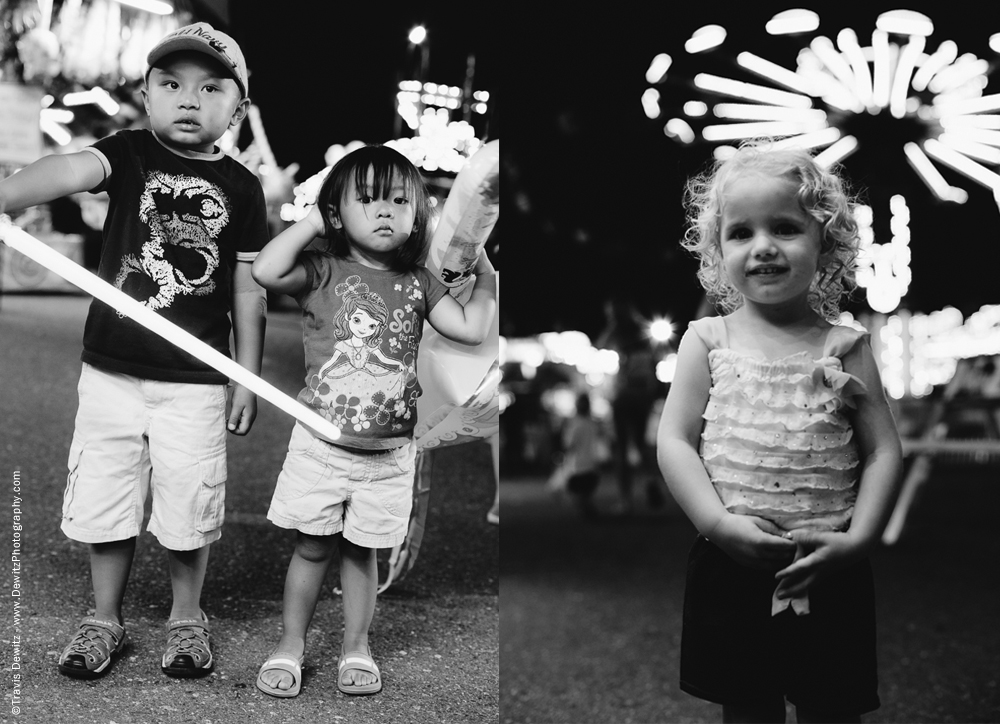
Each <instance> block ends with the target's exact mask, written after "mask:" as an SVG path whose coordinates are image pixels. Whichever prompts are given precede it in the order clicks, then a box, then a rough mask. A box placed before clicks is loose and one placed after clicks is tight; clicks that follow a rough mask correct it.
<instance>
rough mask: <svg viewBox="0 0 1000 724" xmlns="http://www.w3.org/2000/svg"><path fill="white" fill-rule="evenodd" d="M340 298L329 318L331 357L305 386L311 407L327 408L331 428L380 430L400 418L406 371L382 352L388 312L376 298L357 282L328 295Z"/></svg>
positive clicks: (357, 279)
mask: <svg viewBox="0 0 1000 724" xmlns="http://www.w3.org/2000/svg"><path fill="white" fill-rule="evenodd" d="M334 291H335V292H336V294H337V295H338V296H342V297H343V298H344V304H343V306H342V307H341V308H340V309H339V310H338V311H337V313H336V315H335V317H334V320H335V321H334V337H335V338H336V339H337V342H336V344H334V354H333V357H331V358H330V359H329V360H328V361H327V362H326V363H325V364H324V365H323V366H322V367H321V368H320V370H319V372H318V373H317V375H316V376H315V377H314V379H313V380H312V382H314V383H315V384H310V387H312V388H313V391H314V394H315V397H314V399H313V404H314V405H315V404H317V402H318V403H319V404H320V405H321V406H322V407H324V408H329V413H332V415H333V422H334V423H337V424H340V423H343V424H345V425H351V426H352V427H353V428H354V429H355V431H361V430H364V429H367V428H369V427H370V426H371V422H372V420H374V421H375V422H376V423H378V424H386V423H387V422H389V419H390V418H391V417H392V416H393V415H398V414H400V412H404V413H405V410H406V408H407V405H406V404H405V403H404V404H402V405H401V404H397V403H399V402H402V401H403V400H404V399H405V398H404V393H405V390H406V385H407V383H408V382H410V378H411V375H410V374H409V373H410V372H411V370H410V366H409V365H407V364H406V363H405V361H400V360H395V359H392V358H391V357H387V356H386V355H385V353H383V352H382V349H381V344H382V334H383V332H385V330H386V326H387V324H388V320H389V310H388V308H387V307H386V304H385V302H384V301H383V300H382V297H381V296H380V295H379V294H377V293H376V292H371V291H369V290H368V285H367V284H365V283H363V282H362V281H361V278H360V277H358V276H351V277H349V278H348V279H347V283H345V284H338V285H337V287H336V288H335V290H334Z"/></svg>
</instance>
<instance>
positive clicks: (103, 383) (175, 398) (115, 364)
mask: <svg viewBox="0 0 1000 724" xmlns="http://www.w3.org/2000/svg"><path fill="white" fill-rule="evenodd" d="M148 62H149V66H150V68H149V70H148V71H147V74H146V86H145V88H143V90H142V97H143V102H144V104H145V107H146V112H147V114H148V115H149V121H150V126H151V131H150V130H134V131H121V132H119V133H117V134H115V135H113V136H109V137H107V138H104V139H102V140H100V141H97V142H96V143H95V144H94V145H93V146H91V147H89V148H86V149H84V150H83V151H80V152H79V153H73V154H67V155H52V156H46V157H44V158H41V159H39V160H38V161H36V162H34V163H32V164H30V165H29V166H27V167H25V168H24V169H22V170H21V171H20V172H18V173H16V174H14V175H13V176H11V177H9V178H7V179H5V180H4V181H2V182H0V212H2V211H13V210H17V209H22V208H25V207H28V206H33V205H35V204H40V203H45V202H48V201H51V200H53V199H55V198H58V197H61V196H65V195H67V194H71V193H77V192H81V191H99V190H106V191H107V192H108V194H109V196H110V199H111V204H110V208H109V212H108V221H107V223H106V224H105V227H104V243H103V248H102V252H101V261H100V268H99V274H100V276H101V277H102V278H103V279H104V280H105V281H107V282H109V283H111V284H114V285H115V286H116V287H118V288H119V289H122V290H123V291H124V292H126V293H127V294H129V295H131V296H132V297H134V298H135V299H138V300H140V301H142V302H143V303H144V304H145V305H146V306H148V307H150V308H152V309H155V310H157V311H158V312H159V313H160V314H162V315H163V316H164V317H166V318H168V319H170V320H171V321H173V322H175V323H177V324H179V325H180V326H182V327H183V328H185V329H186V330H188V331H189V332H191V333H193V334H195V335H196V336H197V337H199V338H200V339H201V340H203V341H204V342H206V343H208V344H211V345H212V346H213V347H215V348H216V349H218V350H219V351H220V352H223V353H224V354H227V355H228V354H229V334H230V329H232V330H233V332H234V337H235V345H236V361H237V362H239V363H240V364H241V365H243V366H244V367H246V368H247V369H249V370H250V371H251V372H253V373H255V374H259V373H260V365H261V355H262V347H263V337H264V323H265V312H266V300H265V296H264V291H263V290H262V289H261V288H260V287H259V286H258V285H257V283H256V282H254V281H253V278H252V277H251V275H250V266H251V264H252V262H253V260H254V259H255V258H256V255H257V251H259V250H260V249H261V248H262V247H263V246H264V244H265V243H266V242H267V241H268V231H267V220H266V212H265V206H264V196H263V192H262V190H261V186H260V183H259V182H258V181H257V179H256V177H255V176H254V175H253V174H252V173H250V172H249V171H248V170H247V169H246V168H244V167H243V166H242V165H240V164H239V163H238V162H237V161H235V160H234V159H232V158H230V157H228V156H226V155H225V154H223V153H222V152H221V151H220V150H219V149H218V147H216V145H215V143H216V141H218V140H219V138H221V137H222V135H223V133H224V132H225V131H226V129H227V128H229V127H230V126H232V125H234V124H236V123H238V122H239V121H240V120H242V119H243V117H244V116H245V115H246V112H247V108H248V107H249V105H250V101H249V98H248V97H247V70H246V63H245V61H244V59H243V54H242V52H241V51H240V48H239V46H238V45H237V44H236V43H235V42H234V41H233V39H232V38H230V37H229V36H228V35H225V34H223V33H220V32H219V31H217V30H215V29H214V28H212V27H211V26H210V25H208V24H205V23H198V24H195V25H189V26H186V27H183V28H180V29H179V30H176V31H174V32H173V33H170V34H169V35H167V36H166V37H165V38H163V40H161V41H160V43H159V44H158V45H157V46H156V47H155V48H153V50H152V51H150V53H149V56H148ZM230 311H231V312H232V321H231V322H230V318H229V313H230ZM83 347H84V350H83V356H82V359H83V371H82V374H81V377H80V386H79V394H80V406H79V411H78V413H77V417H76V427H75V431H74V434H73V442H72V445H71V447H70V454H69V476H68V479H67V485H66V493H65V497H64V501H63V521H62V530H63V532H64V533H65V534H66V535H67V536H68V537H70V538H72V539H73V540H78V541H81V542H84V543H89V544H90V565H91V576H92V579H93V586H94V599H95V613H94V615H93V616H89V617H86V618H84V619H83V621H82V623H81V624H80V627H79V630H78V631H77V633H76V635H75V636H74V637H73V639H72V641H71V642H70V643H69V645H68V646H67V647H66V649H65V650H64V651H63V652H62V655H61V656H60V657H59V670H60V671H61V672H62V673H64V674H66V675H68V676H74V677H82V678H95V677H98V676H102V675H103V674H106V673H107V672H108V671H109V670H110V668H111V666H112V664H113V663H114V661H115V660H116V659H117V658H118V657H119V656H120V655H121V653H122V651H123V649H124V648H125V642H126V635H125V628H124V619H123V618H122V601H123V599H124V596H125V589H126V586H127V583H128V576H129V570H130V568H131V565H132V558H133V555H134V553H135V544H136V538H137V536H138V534H139V531H140V527H141V525H142V518H143V503H144V500H145V497H146V494H147V492H148V491H149V490H150V488H151V489H152V491H153V510H152V516H151V518H150V521H149V531H150V532H151V533H152V534H153V535H155V536H156V538H157V539H158V540H159V542H160V543H161V544H162V545H163V546H164V547H165V548H167V556H168V560H169V568H170V579H171V586H172V589H173V605H172V608H171V612H170V620H169V622H168V624H167V631H168V636H167V648H166V652H165V653H164V654H163V659H162V663H161V667H162V669H163V671H164V672H165V673H166V674H168V675H171V676H201V675H204V674H207V673H208V672H209V671H211V669H212V652H211V648H210V645H209V626H208V619H207V617H206V616H205V614H204V612H203V611H202V610H201V588H202V583H203V582H204V579H205V569H206V566H207V563H208V551H209V544H211V543H212V542H213V541H215V540H218V538H219V537H220V535H221V528H222V521H223V504H224V501H225V481H226V432H225V430H226V428H227V427H228V429H229V431H230V432H231V433H233V434H236V435H245V434H246V433H247V432H248V431H249V430H250V426H251V425H252V424H253V421H254V418H255V417H256V413H257V403H256V397H255V396H254V395H253V393H251V392H250V391H249V390H246V389H245V388H243V387H241V386H239V385H236V386H235V387H234V390H233V395H232V405H231V411H230V413H229V415H228V420H227V417H226V384H227V382H228V379H227V378H226V377H225V376H224V375H221V374H219V373H218V372H216V371H215V370H214V369H212V368H210V367H208V366H206V365H204V364H202V363H201V362H199V361H198V360H196V359H195V358H194V357H192V356H190V355H189V354H187V353H186V352H183V351H182V350H180V349H179V348H177V347H175V346H174V345H172V344H171V343H169V342H167V341H165V340H163V339H161V338H160V337H158V336H157V335H155V334H154V333H152V332H150V331H149V330H147V329H145V328H144V327H141V326H140V325H138V324H137V323H135V322H133V321H132V320H131V319H128V318H126V317H123V316H121V315H119V314H117V313H116V312H115V310H114V309H112V308H111V307H109V306H107V305H105V304H104V303H103V302H100V301H98V300H94V301H93V303H92V304H91V307H90V312H89V315H88V317H87V323H86V327H85V330H84V338H83Z"/></svg>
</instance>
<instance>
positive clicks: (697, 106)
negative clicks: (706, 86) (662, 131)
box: [684, 101, 708, 118]
mask: <svg viewBox="0 0 1000 724" xmlns="http://www.w3.org/2000/svg"><path fill="white" fill-rule="evenodd" d="M706 113H708V104H707V103H705V102H704V101H688V102H687V103H685V104H684V115H685V116H688V117H690V118H701V117H702V116H704V115H705V114H706Z"/></svg>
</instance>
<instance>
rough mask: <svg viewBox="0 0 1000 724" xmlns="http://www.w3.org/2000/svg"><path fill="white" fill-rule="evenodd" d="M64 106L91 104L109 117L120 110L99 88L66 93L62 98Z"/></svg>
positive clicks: (105, 92) (106, 93)
mask: <svg viewBox="0 0 1000 724" xmlns="http://www.w3.org/2000/svg"><path fill="white" fill-rule="evenodd" d="M62 103H63V105H64V106H81V105H86V104H88V103H93V104H94V105H96V106H97V107H98V108H100V109H101V110H102V111H104V112H105V113H106V114H108V115H109V116H114V115H115V114H117V113H118V111H119V110H121V105H119V103H118V101H116V100H115V99H114V98H112V97H111V95H110V94H109V93H108V92H107V91H106V90H104V89H103V88H100V87H94V88H91V89H90V90H89V91H75V92H71V93H67V94H66V95H64V96H63V98H62Z"/></svg>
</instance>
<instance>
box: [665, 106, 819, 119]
mask: <svg viewBox="0 0 1000 724" xmlns="http://www.w3.org/2000/svg"><path fill="white" fill-rule="evenodd" d="M692 102H694V101H689V103H692ZM685 108H686V106H685ZM712 113H714V114H715V117H716V118H726V119H730V120H742V121H799V122H804V123H808V122H819V121H822V122H825V121H826V113H824V112H823V111H821V110H820V109H818V108H788V107H787V106H763V105H757V104H752V103H717V104H716V105H715V106H714V107H713V108H712ZM688 115H693V114H688Z"/></svg>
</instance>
